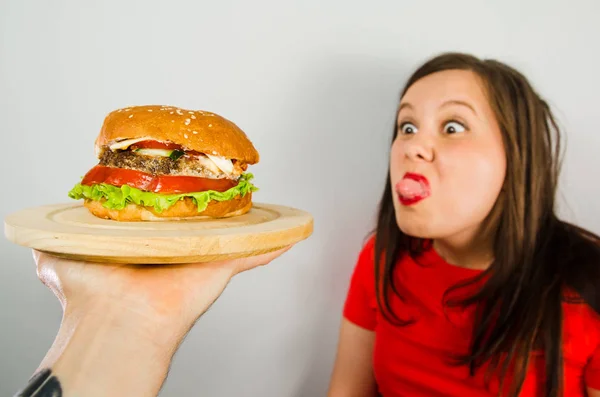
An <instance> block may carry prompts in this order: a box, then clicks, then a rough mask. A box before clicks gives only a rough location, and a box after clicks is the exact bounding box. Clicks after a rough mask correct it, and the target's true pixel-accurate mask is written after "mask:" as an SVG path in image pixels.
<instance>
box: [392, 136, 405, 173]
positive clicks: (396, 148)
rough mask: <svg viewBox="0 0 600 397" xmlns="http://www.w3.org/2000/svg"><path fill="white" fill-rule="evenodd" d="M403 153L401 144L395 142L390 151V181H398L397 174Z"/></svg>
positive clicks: (400, 166)
mask: <svg viewBox="0 0 600 397" xmlns="http://www.w3.org/2000/svg"><path fill="white" fill-rule="evenodd" d="M403 153H404V151H403V149H402V143H401V142H400V141H398V140H396V141H395V142H394V144H393V145H392V148H391V151H390V176H391V178H392V180H398V179H399V178H398V175H397V174H398V173H399V172H400V170H401V168H402V159H403Z"/></svg>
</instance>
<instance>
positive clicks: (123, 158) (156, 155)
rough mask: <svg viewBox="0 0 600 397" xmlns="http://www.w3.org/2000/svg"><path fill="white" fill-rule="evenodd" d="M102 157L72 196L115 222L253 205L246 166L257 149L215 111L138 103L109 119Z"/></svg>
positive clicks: (98, 147)
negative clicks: (139, 104) (140, 104)
mask: <svg viewBox="0 0 600 397" xmlns="http://www.w3.org/2000/svg"><path fill="white" fill-rule="evenodd" d="M95 153H96V157H97V158H98V160H99V162H98V164H97V165H96V166H94V167H93V168H92V169H91V170H89V171H88V172H87V174H85V176H84V177H83V178H82V179H81V181H80V182H79V183H77V184H76V185H75V186H74V187H73V188H72V189H71V190H70V191H69V193H68V195H69V197H70V198H72V199H75V200H80V199H83V201H84V205H85V207H86V208H87V209H88V210H89V211H90V212H91V213H92V214H93V215H95V216H97V217H99V218H104V219H112V220H116V221H126V222H130V221H157V220H175V219H188V218H195V217H211V218H225V217H232V216H237V215H242V214H245V213H246V212H248V211H249V210H250V208H251V207H252V193H253V192H254V191H256V190H258V189H257V188H256V186H254V185H253V184H252V183H251V180H252V179H253V175H252V174H251V173H248V172H247V168H248V166H249V165H252V164H256V163H257V162H258V161H259V154H258V152H257V151H256V149H255V147H254V146H253V144H252V142H251V141H250V140H249V139H248V137H247V136H246V134H245V133H244V131H242V130H241V129H240V128H239V127H238V126H237V125H235V124H234V123H233V122H231V121H229V120H227V119H225V118H223V117H221V116H219V115H217V114H215V113H211V112H207V111H200V110H186V109H181V108H178V107H173V106H154V105H153V106H134V107H128V108H123V109H118V110H115V111H113V112H111V113H109V114H108V115H107V116H106V118H105V119H104V123H103V125H102V128H101V130H100V133H99V135H98V137H97V138H96V141H95Z"/></svg>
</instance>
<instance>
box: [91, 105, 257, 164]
mask: <svg viewBox="0 0 600 397" xmlns="http://www.w3.org/2000/svg"><path fill="white" fill-rule="evenodd" d="M144 137H149V138H151V139H156V140H159V141H170V142H173V143H176V144H178V145H181V146H183V147H184V148H187V149H189V150H195V151H198V152H201V153H207V154H211V155H215V156H221V157H225V158H229V159H236V160H238V161H241V162H244V163H247V164H255V163H258V161H259V155H258V152H257V151H256V149H255V147H254V145H253V144H252V142H251V141H250V140H249V139H248V137H247V136H246V134H245V133H244V131H242V130H241V129H240V128H239V127H238V126H237V125H236V124H234V123H233V122H231V121H229V120H227V119H225V118H224V117H221V116H219V115H217V114H215V113H211V112H207V111H201V110H187V109H181V108H178V107H173V106H160V105H151V106H134V107H129V108H124V109H118V110H115V111H113V112H111V113H109V114H108V115H107V116H106V118H105V119H104V123H103V125H102V129H101V130H100V134H99V135H98V137H97V138H96V142H95V146H96V153H97V154H98V155H100V153H101V148H102V147H103V146H106V145H110V144H111V143H113V142H115V141H117V140H122V139H134V138H144Z"/></svg>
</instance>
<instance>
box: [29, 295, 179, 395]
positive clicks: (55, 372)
mask: <svg viewBox="0 0 600 397" xmlns="http://www.w3.org/2000/svg"><path fill="white" fill-rule="evenodd" d="M149 324H150V322H148V323H145V321H144V319H143V318H136V317H135V316H132V315H131V313H129V315H127V313H123V310H122V309H121V308H118V307H116V308H110V307H101V306H98V307H96V308H94V309H92V310H86V311H85V312H83V311H70V310H68V309H67V310H66V311H65V316H64V318H63V323H62V324H61V327H60V330H59V333H58V335H57V337H56V339H55V341H54V344H53V345H52V347H51V349H50V350H49V351H48V354H47V355H46V357H45V358H44V360H43V361H42V363H41V364H40V366H39V368H38V371H36V373H38V374H40V376H38V378H41V377H42V376H43V375H44V371H45V370H46V371H47V370H51V375H52V376H54V377H55V379H50V378H48V379H46V382H47V383H46V386H47V387H48V388H49V389H57V388H58V387H60V389H61V390H62V394H52V393H49V394H38V395H39V396H62V397H70V396H77V397H80V396H84V397H95V396H115V397H118V396H140V397H145V396H148V397H150V396H152V397H154V396H156V395H157V394H158V392H159V391H160V388H161V386H162V384H163V382H164V379H165V377H166V375H167V371H168V368H169V364H170V361H171V358H172V355H173V352H174V350H175V348H176V346H177V344H178V341H177V335H173V336H170V335H164V334H162V333H161V332H160V331H161V330H160V329H159V327H158V326H156V325H152V327H150V326H149ZM40 380H41V379H40ZM33 382H34V383H35V380H33ZM38 382H39V380H38ZM25 392H26V393H29V394H25V393H24V394H22V395H23V396H25V397H29V396H38V395H36V394H33V392H32V391H27V390H25Z"/></svg>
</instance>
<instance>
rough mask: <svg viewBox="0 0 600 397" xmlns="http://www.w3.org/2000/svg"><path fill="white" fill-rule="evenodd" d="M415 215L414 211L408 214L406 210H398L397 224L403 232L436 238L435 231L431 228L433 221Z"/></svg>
mask: <svg viewBox="0 0 600 397" xmlns="http://www.w3.org/2000/svg"><path fill="white" fill-rule="evenodd" d="M415 215H416V214H414V213H413V214H408V213H405V212H404V211H398V210H397V211H396V224H397V225H398V228H399V229H400V230H401V231H402V233H404V234H406V235H408V236H411V237H416V238H425V239H429V238H434V237H435V233H434V232H433V230H431V222H427V221H426V220H425V219H422V217H419V216H415ZM419 218H421V219H419Z"/></svg>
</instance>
